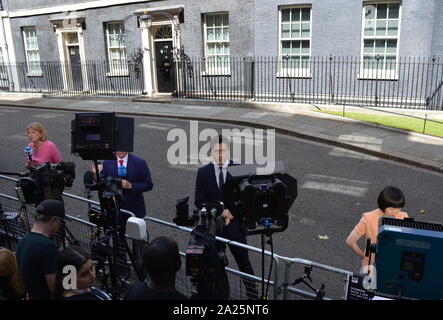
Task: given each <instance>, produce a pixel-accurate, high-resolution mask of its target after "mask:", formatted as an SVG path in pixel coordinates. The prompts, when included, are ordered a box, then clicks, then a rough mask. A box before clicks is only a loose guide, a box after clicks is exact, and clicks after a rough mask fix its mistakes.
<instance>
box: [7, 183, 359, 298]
mask: <svg viewBox="0 0 443 320" xmlns="http://www.w3.org/2000/svg"><path fill="white" fill-rule="evenodd" d="M1 179H4V180H9V181H17V180H16V179H12V178H10V177H5V176H1V175H0V180H1ZM63 195H64V197H65V198H68V199H72V200H76V201H81V202H84V203H90V204H95V205H99V203H98V202H96V201H93V200H90V199H86V198H83V197H79V196H76V195H72V194H68V193H63ZM0 205H1V208H0V209H2V211H3V212H4V214H3V217H2V216H1V215H0V246H2V245H3V246H7V247H9V248H10V249H11V250H13V251H14V250H15V246H16V244H17V243H18V241H19V240H20V239H21V238H22V237H23V236H24V235H25V234H26V233H27V232H28V231H29V230H30V227H31V225H32V222H33V216H34V214H35V208H34V207H33V206H30V205H24V204H22V203H21V202H20V201H19V200H18V199H17V198H15V197H12V196H9V195H5V194H1V193H0ZM0 211H1V210H0ZM26 214H27V216H28V221H29V222H28V223H24V221H25V218H20V217H26ZM66 220H67V222H66V226H67V230H69V232H68V234H67V236H68V239H69V237H72V238H74V239H76V240H78V241H79V245H80V246H81V247H83V248H84V249H86V250H87V251H90V250H91V243H92V240H93V239H94V235H95V234H96V233H97V232H98V231H99V230H101V229H100V228H99V227H98V226H96V225H95V224H92V223H90V222H89V221H85V220H83V219H79V218H76V217H74V216H72V215H69V214H67V219H66ZM145 220H146V221H147V222H151V223H155V224H156V225H158V226H159V227H160V226H163V227H166V228H168V229H176V230H178V231H179V232H185V233H191V232H192V229H191V228H187V227H181V226H177V225H175V224H173V223H170V222H166V221H163V220H160V219H157V218H154V217H146V218H145ZM147 228H153V226H152V225H151V224H148V223H147ZM148 234H149V232H148ZM2 236H3V237H2ZM55 238H56V243H57V244H58V246H59V247H60V248H61V247H63V246H66V245H69V244H68V243H63V241H62V240H61V239H62V237H61V235H58V236H56V237H55ZM217 240H218V241H222V242H225V243H226V244H230V245H234V246H239V247H242V248H245V249H246V250H248V251H249V253H254V254H259V255H262V249H261V248H256V247H253V246H249V245H245V244H243V243H239V242H235V241H231V240H228V239H225V238H221V237H217ZM128 241H129V246H130V248H133V246H134V245H135V246H136V245H139V247H140V248H142V247H143V244H140V243H139V242H137V241H134V240H132V239H128ZM140 245H141V246H140ZM139 252H141V251H139ZM180 254H181V257H182V262H183V263H182V266H184V265H185V263H184V262H185V261H184V257H185V254H184V253H183V252H180ZM264 255H265V257H266V259H268V260H269V259H273V274H272V276H271V277H270V278H269V279H266V278H265V285H266V286H267V285H268V281H269V287H270V288H269V299H272V300H278V299H284V300H293V299H298V298H307V299H315V298H316V295H315V294H313V293H312V290H308V291H306V290H302V289H301V288H300V286H299V287H294V286H292V285H290V276H291V269H292V268H293V267H294V266H296V265H298V266H311V267H313V270H315V272H316V273H315V275H313V278H314V279H315V282H317V272H318V271H323V272H329V273H331V272H332V273H333V274H339V275H341V276H346V278H345V279H344V281H343V279H342V280H337V281H336V282H335V283H334V288H335V291H336V293H337V294H336V295H335V297H332V298H333V299H343V297H344V292H345V287H346V284H347V276H348V275H352V272H349V271H346V270H341V269H337V268H334V267H330V266H327V265H323V264H319V263H315V262H312V261H309V260H304V259H298V258H292V259H291V258H288V257H284V256H280V255H277V254H273V255H272V253H271V252H269V251H264ZM136 258H138V259H140V258H141V254H139V255H138V256H137V257H136ZM128 260H129V259H127V261H119V270H126V272H128V273H129V274H128V278H127V279H126V281H127V283H128V284H130V283H134V282H136V281H137V277H136V273H135V270H134V266H132V264H131V263H129V261H128ZM268 260H267V261H266V262H267V263H268V265H269V263H270V261H268ZM233 264H235V263H230V265H229V266H228V267H226V271H227V273H228V279H229V285H230V293H231V294H230V299H233V300H237V299H240V300H245V299H247V298H248V297H247V294H246V289H245V286H244V283H243V281H244V279H248V280H250V281H251V282H254V283H255V284H256V286H257V291H258V297H260V294H261V283H262V278H261V277H259V276H257V275H255V276H254V275H250V274H246V273H243V272H241V271H239V270H236V269H234V268H232V265H233ZM254 269H255V268H254ZM255 272H256V274H258V272H257V270H256V271H255ZM282 272H283V274H284V279H283V282H282V281H281V279H280V278H281V275H282ZM302 274H303V272H300V273H297V276H299V275H302ZM97 280H99V277H98V279H97ZM326 280H327V281H330V276H326V277H325V281H326ZM101 284H102V285H103V283H101ZM341 285H343V287H342V289H340V286H341ZM176 286H177V290H178V291H179V292H181V293H183V294H184V295H186V296H188V297H190V296H191V294H192V292H193V285H192V283H191V281H190V279H189V277H188V276H186V274H185V268H184V267H182V268H181V269H180V270H179V272H177V281H176ZM330 287H331V286H330V285H329V286H327V287H326V292H328V288H330ZM325 299H331V298H330V297H325Z"/></svg>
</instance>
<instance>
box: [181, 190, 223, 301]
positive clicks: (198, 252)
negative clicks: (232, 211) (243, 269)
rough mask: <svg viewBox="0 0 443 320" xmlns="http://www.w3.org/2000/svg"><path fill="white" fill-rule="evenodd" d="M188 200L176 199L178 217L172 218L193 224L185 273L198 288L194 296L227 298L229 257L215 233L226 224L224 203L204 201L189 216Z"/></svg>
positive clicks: (193, 297)
mask: <svg viewBox="0 0 443 320" xmlns="http://www.w3.org/2000/svg"><path fill="white" fill-rule="evenodd" d="M188 200H189V197H186V198H183V199H179V200H177V206H176V208H177V216H176V218H174V219H173V221H174V223H176V224H177V225H179V226H188V227H191V226H193V227H194V229H193V230H192V233H191V237H190V239H189V242H188V246H187V248H186V275H188V276H190V277H191V282H192V283H193V284H194V286H195V289H196V292H194V294H193V296H192V298H191V299H193V300H194V299H195V300H214V299H215V300H226V299H228V297H229V282H228V279H227V274H226V271H225V266H226V265H227V259H226V256H225V253H224V250H223V249H221V248H219V247H217V244H216V234H217V233H219V232H221V230H222V228H223V223H224V220H223V218H222V217H221V216H220V215H221V213H222V212H223V210H224V206H223V203H208V204H203V206H202V208H201V209H200V210H194V211H193V215H192V216H191V217H189V213H188V209H189V206H188Z"/></svg>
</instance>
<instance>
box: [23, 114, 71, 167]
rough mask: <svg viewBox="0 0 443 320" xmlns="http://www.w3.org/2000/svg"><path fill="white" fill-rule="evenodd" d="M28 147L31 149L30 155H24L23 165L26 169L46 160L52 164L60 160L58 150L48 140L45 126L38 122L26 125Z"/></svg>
mask: <svg viewBox="0 0 443 320" xmlns="http://www.w3.org/2000/svg"><path fill="white" fill-rule="evenodd" d="M26 134H27V136H28V140H29V144H28V147H30V148H31V149H32V156H30V157H28V156H26V159H25V166H26V168H27V169H32V168H35V167H36V166H38V165H41V164H44V163H46V162H51V163H54V164H57V163H60V162H62V156H61V154H60V151H59V150H58V148H57V146H56V145H55V143H54V142H52V141H49V140H48V134H47V133H46V129H45V127H44V126H43V125H42V124H41V123H39V122H32V123H31V124H29V125H28V126H27V127H26Z"/></svg>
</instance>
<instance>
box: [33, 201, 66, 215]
mask: <svg viewBox="0 0 443 320" xmlns="http://www.w3.org/2000/svg"><path fill="white" fill-rule="evenodd" d="M36 210H37V213H39V214H42V215H44V216H48V217H60V218H64V217H65V206H64V205H63V203H61V202H60V201H58V200H53V199H47V200H43V201H42V202H40V204H39V205H38V206H37V208H36Z"/></svg>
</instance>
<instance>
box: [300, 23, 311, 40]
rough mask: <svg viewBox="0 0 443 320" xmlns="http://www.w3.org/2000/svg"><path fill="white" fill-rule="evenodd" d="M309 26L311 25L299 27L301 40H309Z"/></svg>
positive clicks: (306, 24) (304, 24) (305, 24)
mask: <svg viewBox="0 0 443 320" xmlns="http://www.w3.org/2000/svg"><path fill="white" fill-rule="evenodd" d="M310 25H311V24H310V23H302V25H301V27H302V30H301V36H302V37H303V38H309V36H310V34H311V32H310Z"/></svg>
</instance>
